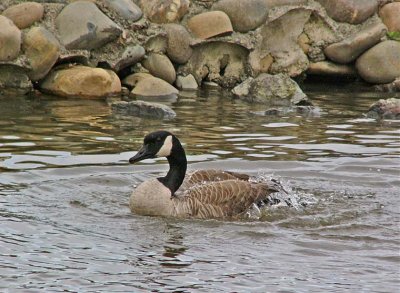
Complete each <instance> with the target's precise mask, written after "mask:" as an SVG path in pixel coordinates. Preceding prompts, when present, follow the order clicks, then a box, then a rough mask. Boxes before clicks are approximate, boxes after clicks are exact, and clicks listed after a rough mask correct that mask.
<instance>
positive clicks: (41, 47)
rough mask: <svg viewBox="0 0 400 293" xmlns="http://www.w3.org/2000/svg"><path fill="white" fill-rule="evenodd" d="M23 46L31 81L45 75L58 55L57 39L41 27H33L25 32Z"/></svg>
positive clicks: (58, 45)
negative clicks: (29, 66) (28, 64)
mask: <svg viewBox="0 0 400 293" xmlns="http://www.w3.org/2000/svg"><path fill="white" fill-rule="evenodd" d="M23 48H24V51H25V55H26V57H27V58H28V60H29V63H30V65H31V67H32V70H31V72H29V77H30V79H31V80H32V81H37V80H39V79H41V78H43V77H44V76H46V74H47V73H49V71H50V69H51V68H52V67H53V65H54V64H55V63H56V61H57V59H58V57H59V55H60V44H59V43H58V41H57V39H56V38H55V37H54V36H53V35H52V34H51V33H50V32H49V31H48V30H46V29H45V28H43V27H33V28H32V29H30V30H29V32H27V33H26V34H25V36H24V43H23Z"/></svg>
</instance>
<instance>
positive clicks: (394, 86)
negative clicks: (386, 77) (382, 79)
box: [374, 77, 400, 93]
mask: <svg viewBox="0 0 400 293" xmlns="http://www.w3.org/2000/svg"><path fill="white" fill-rule="evenodd" d="M374 88H375V89H376V90H377V91H378V92H389V93H395V92H400V77H399V78H396V79H395V80H394V81H393V82H391V83H385V84H378V85H375V86H374Z"/></svg>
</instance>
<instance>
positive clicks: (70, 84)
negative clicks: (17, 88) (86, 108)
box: [40, 65, 121, 98]
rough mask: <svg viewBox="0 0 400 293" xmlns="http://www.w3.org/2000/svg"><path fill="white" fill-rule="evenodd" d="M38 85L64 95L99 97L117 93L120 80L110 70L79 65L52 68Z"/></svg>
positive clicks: (52, 92)
mask: <svg viewBox="0 0 400 293" xmlns="http://www.w3.org/2000/svg"><path fill="white" fill-rule="evenodd" d="M40 87H41V89H42V90H43V91H45V92H49V93H51V94H55V95H59V96H64V97H84V98H101V97H106V96H109V95H112V94H115V93H119V92H120V91H121V82H120V80H119V78H118V76H117V75H116V74H115V73H114V72H113V71H111V70H105V69H102V68H92V67H87V66H81V65H79V66H74V67H69V68H60V69H54V70H52V71H51V72H50V73H49V74H48V75H47V76H46V78H45V79H44V80H43V81H42V83H41V84H40Z"/></svg>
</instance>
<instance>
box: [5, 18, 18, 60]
mask: <svg viewBox="0 0 400 293" xmlns="http://www.w3.org/2000/svg"><path fill="white" fill-rule="evenodd" d="M0 28H1V29H0V61H9V60H13V59H15V58H17V56H18V54H19V51H20V48H21V31H20V30H19V29H18V28H17V27H16V26H15V24H14V23H13V22H12V21H11V20H10V19H8V18H7V17H5V16H2V15H0Z"/></svg>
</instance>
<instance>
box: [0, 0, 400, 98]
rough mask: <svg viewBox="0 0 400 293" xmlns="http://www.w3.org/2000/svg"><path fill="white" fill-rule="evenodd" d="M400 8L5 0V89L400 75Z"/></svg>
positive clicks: (296, 2)
mask: <svg viewBox="0 0 400 293" xmlns="http://www.w3.org/2000/svg"><path fill="white" fill-rule="evenodd" d="M399 15H400V2H399V1H388V0H318V1H313V0H246V1H243V0H141V1H139V0H90V1H89V0H86V1H74V0H40V1H33V2H28V1H21V0H3V1H2V2H1V3H0V91H1V89H5V88H17V89H19V90H22V91H24V92H28V91H30V90H32V89H33V88H36V89H38V90H39V91H43V92H48V93H52V94H56V95H60V96H68V97H69V96H78V97H88V98H93V97H104V96H108V95H112V94H119V93H121V90H122V89H123V88H124V87H127V88H128V89H129V90H132V93H133V94H135V95H139V96H154V95H160V96H163V95H170V94H176V93H177V92H178V90H177V88H178V89H180V90H182V89H184V90H185V89H196V88H197V87H198V86H201V85H202V84H203V83H205V82H208V83H210V82H211V83H216V84H218V85H220V86H221V87H225V88H234V87H236V86H240V85H242V86H241V87H240V90H236V91H234V92H243V84H245V85H246V84H252V83H253V84H254V83H255V82H250V81H253V80H259V79H260V78H261V79H263V80H268V82H261V84H266V85H268V84H269V81H271V80H275V79H276V78H275V79H274V78H270V77H269V76H270V75H276V76H277V77H279V78H280V77H281V76H282V78H286V79H287V78H289V77H296V76H304V75H318V76H321V75H326V76H342V77H343V76H345V77H354V78H361V79H362V80H364V81H366V82H368V83H371V84H390V83H392V84H394V85H398V84H399V82H398V78H399V77H400V17H399ZM396 79H397V81H396ZM258 84H260V83H259V82H258ZM280 84H284V83H282V81H280ZM383 88H385V87H383ZM386 88H391V89H393V88H394V89H395V90H396V89H397V90H399V88H398V87H397V86H392V87H386ZM246 90H247V91H248V92H249V90H248V89H245V91H246ZM250 92H252V91H251V90H250ZM253 92H254V93H253V94H254V95H257V92H256V91H253ZM245 96H246V95H245ZM246 99H247V100H248V99H249V98H248V97H247V98H246ZM251 99H252V100H259V99H258V98H251Z"/></svg>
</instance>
